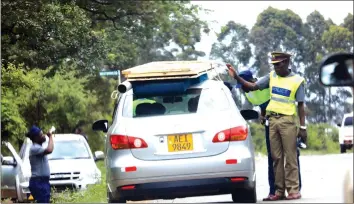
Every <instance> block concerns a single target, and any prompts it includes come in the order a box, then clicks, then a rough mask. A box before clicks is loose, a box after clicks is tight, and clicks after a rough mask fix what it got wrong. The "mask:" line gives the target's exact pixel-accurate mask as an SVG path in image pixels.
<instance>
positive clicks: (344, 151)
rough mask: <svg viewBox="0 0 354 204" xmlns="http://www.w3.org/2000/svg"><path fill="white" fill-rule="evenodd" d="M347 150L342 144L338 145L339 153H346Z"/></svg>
mask: <svg viewBox="0 0 354 204" xmlns="http://www.w3.org/2000/svg"><path fill="white" fill-rule="evenodd" d="M346 152H347V148H346V147H345V146H344V145H342V144H341V145H340V153H341V154H343V153H346Z"/></svg>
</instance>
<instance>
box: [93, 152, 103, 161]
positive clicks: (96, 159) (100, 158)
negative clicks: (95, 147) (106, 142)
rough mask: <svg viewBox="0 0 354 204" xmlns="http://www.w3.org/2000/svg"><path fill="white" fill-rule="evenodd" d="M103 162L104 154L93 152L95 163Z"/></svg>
mask: <svg viewBox="0 0 354 204" xmlns="http://www.w3.org/2000/svg"><path fill="white" fill-rule="evenodd" d="M99 160H104V153H103V152H102V151H96V152H95V161H99Z"/></svg>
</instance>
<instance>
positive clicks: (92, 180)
mask: <svg viewBox="0 0 354 204" xmlns="http://www.w3.org/2000/svg"><path fill="white" fill-rule="evenodd" d="M79 181H83V182H85V183H87V184H96V183H99V182H100V181H101V172H100V171H99V170H95V171H91V172H81V174H80V177H79Z"/></svg>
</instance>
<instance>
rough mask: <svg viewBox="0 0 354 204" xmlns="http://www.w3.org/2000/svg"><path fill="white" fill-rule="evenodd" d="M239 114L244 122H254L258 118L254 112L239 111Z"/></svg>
mask: <svg viewBox="0 0 354 204" xmlns="http://www.w3.org/2000/svg"><path fill="white" fill-rule="evenodd" d="M240 113H241V115H242V117H243V118H244V119H245V120H255V119H258V118H259V114H258V112H257V111H255V110H241V111H240Z"/></svg>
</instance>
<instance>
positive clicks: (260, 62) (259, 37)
mask: <svg viewBox="0 0 354 204" xmlns="http://www.w3.org/2000/svg"><path fill="white" fill-rule="evenodd" d="M302 29H303V23H302V20H301V18H300V16H299V15H297V14H295V13H294V12H293V11H291V10H289V9H287V10H278V9H275V8H272V7H269V8H268V9H266V10H264V11H263V12H262V13H260V14H259V15H258V17H257V22H256V24H255V25H254V26H253V27H252V29H251V34H250V41H251V43H252V44H253V45H254V46H255V51H254V57H255V63H254V64H253V67H254V68H255V69H257V71H259V75H260V76H263V75H265V74H267V73H269V71H270V68H271V67H270V65H269V53H270V52H272V51H285V52H291V53H293V57H292V62H293V63H292V64H293V66H292V69H293V70H294V71H297V69H298V68H299V66H300V63H301V61H302V58H301V54H300V53H301V51H302V49H303V48H302V47H303V44H302V38H303V36H302Z"/></svg>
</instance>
